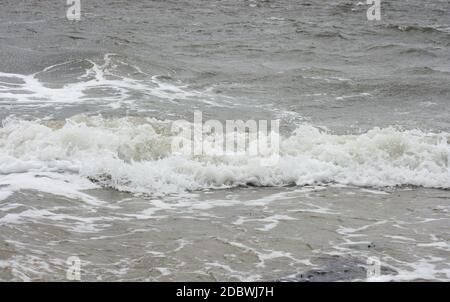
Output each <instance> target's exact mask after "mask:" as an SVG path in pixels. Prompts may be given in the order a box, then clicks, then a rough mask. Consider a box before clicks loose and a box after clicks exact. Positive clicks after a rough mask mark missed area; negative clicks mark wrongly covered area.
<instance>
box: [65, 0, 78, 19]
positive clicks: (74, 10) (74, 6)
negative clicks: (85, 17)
mask: <svg viewBox="0 0 450 302" xmlns="http://www.w3.org/2000/svg"><path fill="white" fill-rule="evenodd" d="M66 5H68V6H69V8H68V9H67V12H66V17H67V19H68V20H70V21H80V20H81V3H80V0H67V2H66Z"/></svg>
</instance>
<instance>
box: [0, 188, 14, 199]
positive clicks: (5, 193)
mask: <svg viewBox="0 0 450 302" xmlns="http://www.w3.org/2000/svg"><path fill="white" fill-rule="evenodd" d="M13 193H14V192H13V191H3V190H2V191H0V201H2V200H4V199H6V198H8V197H9V196H11V195H12V194H13Z"/></svg>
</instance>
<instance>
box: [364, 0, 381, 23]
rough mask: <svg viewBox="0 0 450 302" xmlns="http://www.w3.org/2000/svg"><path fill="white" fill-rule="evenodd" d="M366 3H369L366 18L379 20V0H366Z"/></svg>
mask: <svg viewBox="0 0 450 302" xmlns="http://www.w3.org/2000/svg"><path fill="white" fill-rule="evenodd" d="M367 4H368V5H371V6H370V7H369V9H368V10H367V20H369V21H380V20H381V0H367Z"/></svg>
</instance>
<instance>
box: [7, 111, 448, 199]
mask: <svg viewBox="0 0 450 302" xmlns="http://www.w3.org/2000/svg"><path fill="white" fill-rule="evenodd" d="M171 123H172V122H171V121H160V120H156V119H150V118H139V117H123V118H105V117H102V116H91V117H89V116H85V115H79V116H74V117H72V118H70V119H67V120H65V121H60V122H56V121H53V122H52V121H25V120H20V119H15V118H8V119H6V120H5V121H4V123H3V127H2V128H0V188H2V189H3V190H4V191H5V192H11V191H17V190H20V189H27V188H29V189H42V190H45V188H46V187H48V185H49V183H51V181H52V180H54V181H57V184H55V185H54V186H53V187H55V188H58V190H59V191H61V190H62V189H61V186H64V185H70V184H74V183H76V186H75V187H74V188H72V189H70V190H69V189H68V190H66V191H64V190H63V191H64V192H69V193H70V192H72V193H74V192H77V191H78V190H82V189H89V188H94V187H99V186H103V187H109V188H113V189H116V190H119V191H126V192H132V193H142V194H151V195H153V194H163V195H164V194H170V193H177V192H183V191H190V190H201V189H215V188H228V187H234V186H246V185H253V186H285V185H298V186H302V185H307V184H328V183H338V184H345V185H356V186H372V187H384V186H402V185H412V186H423V187H433V188H446V189H447V188H450V144H449V138H450V135H449V134H448V133H426V132H423V131H420V130H402V129H398V128H395V127H388V128H383V129H380V128H374V129H372V130H370V131H368V132H366V133H362V134H351V135H337V134H333V133H330V132H327V131H324V130H320V129H318V128H316V127H314V126H312V125H308V124H304V125H300V126H298V128H297V129H296V130H295V131H294V132H292V133H290V134H289V135H285V136H283V137H282V138H281V141H280V158H279V161H278V162H277V163H276V164H275V165H273V166H268V167H262V166H261V165H260V163H259V160H258V158H255V157H251V156H246V155H240V156H237V155H236V156H229V155H227V156H187V155H177V154H174V153H172V152H171V142H172V139H173V138H174V136H173V134H172V133H171V131H170V130H171ZM24 177H26V180H25V179H24ZM30 179H31V180H32V179H34V180H39V181H38V182H36V181H34V182H33V181H30ZM44 180H45V183H43V181H44ZM88 180H89V181H88ZM33 183H34V184H35V186H34V187H27V186H30V184H33ZM39 186H41V187H39ZM48 190H50V191H51V190H53V189H48ZM64 192H63V193H62V194H63V195H64ZM72 193H71V194H72ZM74 194H75V193H74ZM75 195H76V194H75ZM75 195H73V194H72V195H70V196H72V197H73V196H75Z"/></svg>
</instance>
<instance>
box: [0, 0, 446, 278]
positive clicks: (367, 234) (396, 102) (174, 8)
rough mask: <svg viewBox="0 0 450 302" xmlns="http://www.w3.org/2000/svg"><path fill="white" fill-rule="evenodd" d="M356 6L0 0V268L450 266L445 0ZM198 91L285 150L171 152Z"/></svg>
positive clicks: (208, 274)
mask: <svg viewBox="0 0 450 302" xmlns="http://www.w3.org/2000/svg"><path fill="white" fill-rule="evenodd" d="M368 8H369V5H367V4H366V3H365V1H363V2H359V1H353V0H352V1H350V0H330V1H328V0H327V1H318V0H317V1H313V0H310V1H301V0H298V1H295V0H227V1H216V0H208V1H201V0H189V1H170V0H164V1H162V0H161V1H143V0H136V1H125V0H109V1H106V0H95V1H94V0H81V20H79V21H69V20H68V19H67V18H66V10H67V9H68V6H67V5H66V1H65V0H41V1H25V0H2V1H1V9H0V120H1V127H0V280H2V281H21V280H24V281H49V280H66V279H67V272H68V269H69V268H70V265H71V263H70V261H69V263H68V259H71V258H70V257H77V259H79V260H80V268H81V280H82V281H95V280H103V281H146V280H148V281H273V280H279V281H344V280H348V281H356V280H361V281H366V280H369V281H370V280H376V281H391V280H392V281H423V280H433V281H450V242H449V241H450V232H449V230H450V107H449V105H450V3H449V1H442V0H423V1H419V0H409V1H406V0H400V1H383V0H382V3H381V20H380V21H368V20H367V17H366V11H367V9H368ZM194 111H199V112H202V114H203V118H204V120H211V119H214V120H218V121H221V122H225V121H226V120H244V121H247V120H256V121H259V120H279V121H280V137H281V138H280V150H279V160H278V161H277V163H276V164H274V165H271V166H261V165H260V164H259V161H258V160H257V159H258V158H256V159H255V157H254V156H253V157H252V156H245V155H240V156H238V157H236V156H227V155H223V156H210V155H208V156H207V155H204V156H202V155H200V156H189V155H183V154H178V153H175V152H173V150H172V148H171V142H172V141H173V139H174V134H173V133H172V131H171V127H172V124H173V122H174V121H176V120H186V121H193V118H194ZM205 135H206V136H208V135H210V134H207V133H206V134H205ZM72 259H73V258H72ZM374 261H375V263H379V266H378V270H379V274H377V275H376V276H372V277H373V278H367V276H368V274H367V272H368V271H369V270H370V269H371V268H373V263H374ZM377 261H378V262H377ZM69 279H70V278H69Z"/></svg>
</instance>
